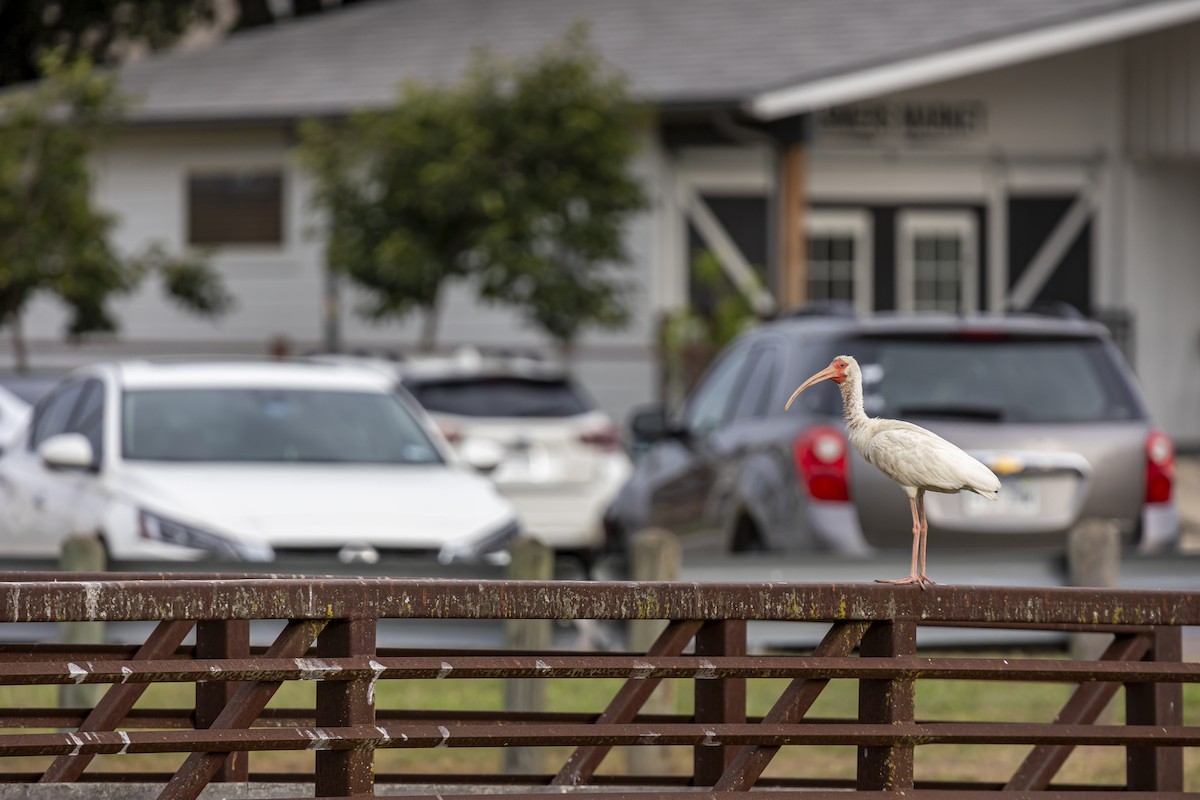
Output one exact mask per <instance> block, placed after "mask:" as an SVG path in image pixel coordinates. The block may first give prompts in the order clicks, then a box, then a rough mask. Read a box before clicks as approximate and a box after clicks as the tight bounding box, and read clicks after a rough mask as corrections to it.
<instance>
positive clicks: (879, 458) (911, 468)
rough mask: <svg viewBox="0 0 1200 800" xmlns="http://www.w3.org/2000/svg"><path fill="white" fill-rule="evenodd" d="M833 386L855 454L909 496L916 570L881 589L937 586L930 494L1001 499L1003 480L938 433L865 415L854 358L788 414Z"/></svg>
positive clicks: (839, 361) (834, 366) (835, 367)
mask: <svg viewBox="0 0 1200 800" xmlns="http://www.w3.org/2000/svg"><path fill="white" fill-rule="evenodd" d="M825 380H831V381H834V382H835V383H837V384H839V385H840V386H841V389H842V404H843V414H844V416H845V418H846V432H847V434H848V435H849V438H850V443H851V444H852V445H854V449H855V450H857V451H858V452H859V454H860V455H862V457H863V458H865V459H866V460H867V461H868V462H870V463H871V464H873V465H874V466H875V467H877V468H878V469H879V471H880V472H882V473H883V474H884V475H887V476H888V477H889V478H891V479H892V480H894V481H895V482H896V483H898V484H900V486H901V487H902V488H903V489H904V491H905V493H906V494H907V495H908V502H909V507H910V508H911V510H912V519H913V550H912V569H911V571H910V572H909V575H908V577H907V578H900V579H897V580H888V581H881V582H882V583H916V584H920V585H921V587H922V588H924V586H925V585H926V584H928V583H933V581H931V580H930V579H929V578H928V577H927V576H926V575H925V549H926V537H927V536H928V534H929V525H928V523H927V522H926V520H925V492H942V493H944V494H954V493H955V492H960V491H963V490H966V491H970V492H975V493H976V494H979V495H982V496H984V497H986V498H988V499H990V500H995V499H996V493H997V492H998V491H999V490H1000V479H999V478H997V477H996V475H995V473H993V472H992V471H991V470H990V469H988V468H987V467H985V466H984V465H983V464H982V463H980V462H979V461H978V460H976V459H975V458H972V457H971V456H969V455H967V454H966V453H964V452H963V451H962V450H961V449H959V448H958V447H956V446H955V445H953V444H951V443H950V442H948V441H946V440H945V439H943V438H942V437H940V436H938V435H937V434H936V433H932V432H930V431H927V430H925V429H924V428H922V427H920V426H919V425H913V424H912V423H911V422H902V421H900V420H894V419H872V418H871V417H868V416H867V414H866V412H865V411H864V410H863V394H862V371H861V370H860V369H859V368H858V362H857V361H855V360H854V358H852V357H851V356H838V357H837V358H835V359H834V360H833V361H831V362H830V363H829V366H828V367H826V368H825V369H823V370H821V371H820V372H818V373H817V374H816V375H813V376H812V377H811V378H809V379H808V380H806V381H805V382H804V383H802V384H801V385H800V387H799V388H798V389H796V391H795V392H793V393H792V396H791V397H790V398H788V401H787V405H786V406H785V408H791V405H792V402H793V401H794V400H795V399H796V397H797V396H799V394H800V393H801V392H803V391H804V390H805V389H807V388H808V387H809V386H812V385H813V384H815V383H820V382H821V381H825Z"/></svg>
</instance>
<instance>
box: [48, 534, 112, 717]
mask: <svg viewBox="0 0 1200 800" xmlns="http://www.w3.org/2000/svg"><path fill="white" fill-rule="evenodd" d="M107 566H108V565H107V558H106V556H105V553H104V543H103V542H101V541H100V538H99V537H97V536H72V537H70V538H68V539H66V540H65V541H64V542H63V543H62V549H61V550H60V551H59V560H58V567H59V569H60V570H62V571H63V572H104V570H105V569H106V568H107ZM61 625H62V628H61V631H62V641H63V644H100V643H103V641H104V623H103V622H101V621H100V620H71V621H70V622H63V623H61ZM105 688H107V687H105V686H102V685H100V684H95V683H93V684H82V683H81V684H66V685H63V686H59V687H58V704H59V707H60V708H94V707H95V706H96V703H98V702H100V698H101V697H102V696H103V694H104V690H105Z"/></svg>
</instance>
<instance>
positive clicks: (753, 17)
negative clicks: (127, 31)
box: [121, 0, 1200, 122]
mask: <svg viewBox="0 0 1200 800" xmlns="http://www.w3.org/2000/svg"><path fill="white" fill-rule="evenodd" d="M1198 18H1200V1H1198V0H378V2H373V3H366V4H363V5H355V6H352V7H350V8H347V9H344V10H340V11H335V12H332V13H327V14H323V15H319V16H315V17H308V18H304V19H300V20H295V21H291V22H286V23H283V24H280V25H277V26H274V27H271V28H266V29H258V30H252V31H248V32H245V33H242V34H237V35H234V36H230V37H228V38H227V39H225V40H223V41H221V42H220V43H218V44H216V45H215V46H213V47H211V48H209V49H207V50H204V51H201V52H193V53H166V54H161V55H157V56H153V57H151V58H148V59H146V60H144V61H141V62H138V63H135V64H132V65H130V66H128V67H126V68H125V69H124V70H122V73H121V75H122V84H123V86H124V87H125V88H126V89H127V90H128V91H131V92H133V93H135V94H136V95H137V96H138V97H139V98H140V104H139V106H138V107H137V110H136V111H135V112H134V114H133V118H134V120H137V121H141V122H202V121H237V120H246V121H250V120H268V119H291V118H296V117H302V116H308V115H314V114H316V115H320V114H340V113H344V112H347V111H350V110H353V109H357V108H365V107H378V106H381V105H384V104H387V103H389V102H391V101H392V100H393V99H394V98H395V96H396V90H397V86H398V85H399V84H400V83H401V82H402V81H404V80H406V79H418V80H423V81H430V82H440V81H449V80H453V79H456V78H458V77H459V76H461V75H462V72H463V70H464V68H465V67H466V65H467V64H468V63H469V61H470V59H471V56H472V54H473V53H474V52H475V51H476V50H477V49H478V48H480V47H487V48H489V49H490V50H492V51H493V52H496V53H498V54H502V55H510V56H512V55H520V54H526V53H530V52H533V51H535V50H537V49H538V48H540V47H542V46H544V45H546V44H548V43H550V42H552V41H555V40H556V39H558V38H559V37H561V36H562V35H563V34H564V33H565V32H566V31H567V30H568V29H569V28H570V27H571V25H572V24H573V23H575V22H577V21H579V20H584V21H586V22H587V24H588V26H589V30H590V35H591V38H592V40H593V41H594V43H595V44H596V46H597V47H598V49H599V50H600V52H601V53H602V54H603V55H604V56H605V57H606V58H607V59H608V60H609V61H611V62H612V63H614V64H616V65H618V66H619V67H621V68H622V69H623V70H624V71H625V72H626V73H627V74H628V76H629V78H630V81H631V85H632V88H633V90H634V92H635V93H636V94H637V95H638V96H639V97H641V98H642V99H644V100H647V101H649V102H652V103H656V104H659V105H663V106H689V105H697V106H707V105H714V106H730V105H736V106H740V107H743V108H745V109H747V110H749V111H750V112H751V113H752V114H755V115H756V116H759V117H762V118H764V119H769V118H774V117H779V116H783V115H785V114H790V113H796V112H798V111H804V110H810V109H811V108H814V107H821V106H823V105H829V104H833V103H836V102H847V101H849V100H854V99H859V98H860V97H863V96H871V92H872V91H873V89H872V86H873V84H871V82H870V81H869V80H867V79H869V78H870V76H872V75H878V76H881V77H886V76H892V77H891V78H890V81H889V80H884V81H883V83H882V84H881V85H882V86H883V87H884V88H885V90H888V91H892V90H895V89H897V88H905V87H904V86H903V85H902V84H903V83H904V81H905V80H907V81H908V83H909V84H910V85H919V84H920V83H921V82H922V81H924V82H931V81H932V80H938V79H945V78H946V77H953V76H954V75H956V74H967V73H969V72H970V71H972V64H974V65H975V71H978V69H980V68H994V67H996V66H1002V65H1003V64H1004V63H1005V59H1007V60H1008V63H1012V62H1013V61H1015V60H1020V59H1022V58H1024V59H1025V60H1028V58H1033V57H1038V56H1039V55H1049V54H1052V53H1053V52H1061V51H1063V50H1066V49H1070V48H1072V47H1082V46H1088V45H1090V44H1098V43H1101V42H1104V41H1111V40H1113V39H1116V38H1121V37H1123V36H1127V35H1131V34H1136V33H1140V32H1145V31H1148V30H1153V29H1156V28H1161V27H1166V26H1167V25H1172V24H1180V23H1181V22H1186V21H1189V20H1191V19H1198ZM1081 32H1089V34H1088V35H1082V33H1081ZM1020 43H1025V45H1026V46H1025V47H1024V48H1023V49H1022V48H1020V47H1014V46H1013V45H1016V44H1020ZM1039 43H1040V49H1039V47H1038V46H1034V45H1037V44H1039ZM1022 54H1024V55H1022ZM972 57H973V60H972ZM939 65H940V68H939ZM905 68H907V69H908V71H907V72H905ZM906 75H907V76H908V77H907V78H905V77H904V76H906ZM864 80H866V83H864ZM897 83H899V84H901V85H896V84H897ZM876 93H878V92H876Z"/></svg>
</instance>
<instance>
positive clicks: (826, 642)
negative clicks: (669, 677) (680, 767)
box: [713, 622, 870, 792]
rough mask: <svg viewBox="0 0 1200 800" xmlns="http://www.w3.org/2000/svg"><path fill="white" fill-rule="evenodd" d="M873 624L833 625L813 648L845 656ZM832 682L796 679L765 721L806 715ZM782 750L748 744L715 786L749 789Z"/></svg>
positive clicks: (817, 653)
mask: <svg viewBox="0 0 1200 800" xmlns="http://www.w3.org/2000/svg"><path fill="white" fill-rule="evenodd" d="M868 627H870V623H868V622H846V623H838V624H835V625H833V626H832V627H831V628H830V629H829V632H828V633H826V634H825V636H824V638H823V639H821V641H820V643H818V644H817V646H816V648H815V649H814V650H813V655H814V656H816V657H830V656H845V655H849V653H850V652H851V651H853V650H854V648H855V646H856V645H857V644H858V643H859V641H860V640H861V639H862V637H863V634H864V633H866V632H867V628H868ZM828 684H829V679H828V678H823V679H804V678H797V679H796V680H794V681H792V682H791V683H790V684H789V685H788V687H787V688H786V689H784V691H783V694H781V695H780V697H779V700H777V701H776V703H775V705H774V706H773V707H772V708H771V710H770V711H769V712H767V715H766V717H764V718H763V722H764V723H765V724H786V723H791V722H798V721H799V720H801V719H803V718H804V715H805V714H806V713H808V710H809V709H810V708H811V707H812V704H813V703H814V702H816V700H817V697H819V696H820V694H821V692H822V691H823V690H824V689H825V687H826V686H827V685H828ZM778 752H779V748H778V747H777V746H774V745H747V746H746V747H743V748H741V749H740V750H738V752H737V755H735V756H734V758H733V761H732V763H730V765H729V766H728V767H727V768H726V770H725V772H724V774H723V775H721V778H720V780H718V781H717V784H716V786H714V787H713V789H714V790H716V791H719V792H733V791H748V790H749V789H750V788H751V787H752V786H754V782H755V781H757V780H758V777H759V776H760V775H762V773H763V770H765V769H766V768H767V765H768V764H770V763H771V759H773V758H774V757H775V754H776V753H778Z"/></svg>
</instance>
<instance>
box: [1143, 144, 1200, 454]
mask: <svg viewBox="0 0 1200 800" xmlns="http://www.w3.org/2000/svg"><path fill="white" fill-rule="evenodd" d="M1125 208H1126V212H1127V214H1128V222H1129V236H1128V245H1127V247H1128V249H1127V250H1126V252H1125V261H1126V263H1127V264H1128V265H1129V271H1128V275H1127V277H1126V292H1127V297H1128V302H1130V303H1131V304H1132V305H1133V306H1134V308H1135V311H1136V330H1137V355H1136V357H1135V361H1136V366H1137V372H1138V376H1139V378H1140V380H1141V382H1142V385H1143V387H1144V389H1145V393H1146V396H1147V399H1148V401H1149V403H1150V405H1151V408H1152V410H1153V411H1154V414H1155V415H1156V416H1157V417H1158V420H1159V422H1161V423H1162V425H1163V426H1164V427H1165V428H1166V430H1167V432H1168V433H1170V434H1171V435H1172V436H1174V437H1175V438H1176V440H1177V441H1179V442H1182V443H1184V444H1190V445H1191V446H1196V445H1200V226H1197V225H1196V220H1197V219H1198V218H1200V165H1186V166H1184V165H1178V164H1175V165H1170V166H1165V165H1158V166H1150V165H1145V166H1138V167H1135V168H1133V169H1131V171H1130V175H1129V180H1128V191H1127V198H1126V204H1125Z"/></svg>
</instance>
